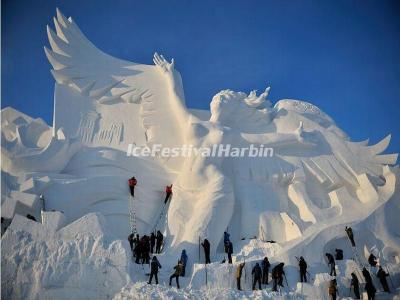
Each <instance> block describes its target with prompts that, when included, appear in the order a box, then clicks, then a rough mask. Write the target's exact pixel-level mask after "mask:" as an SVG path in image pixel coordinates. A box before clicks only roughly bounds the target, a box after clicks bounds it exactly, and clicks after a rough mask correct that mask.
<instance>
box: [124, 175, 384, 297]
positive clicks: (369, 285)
mask: <svg viewBox="0 0 400 300" xmlns="http://www.w3.org/2000/svg"><path fill="white" fill-rule="evenodd" d="M128 184H129V187H130V192H131V195H132V197H133V196H134V189H135V186H136V184H137V180H136V178H135V177H132V178H130V179H129V181H128ZM165 192H166V196H165V200H164V204H167V202H168V201H169V199H170V198H171V196H172V184H171V185H169V186H166V188H165ZM345 232H346V234H347V236H348V238H349V241H350V243H351V246H352V247H353V248H355V247H356V243H355V239H354V233H353V230H352V228H351V227H347V226H346V228H345ZM128 240H129V244H130V247H131V251H132V253H133V256H134V257H136V263H140V261H141V263H142V264H143V263H145V264H149V263H150V253H161V247H162V245H163V240H164V236H163V235H162V233H161V232H160V231H157V234H155V233H154V232H152V233H151V234H150V236H147V235H144V236H143V237H142V238H139V234H137V235H136V237H135V236H134V234H133V233H132V234H130V235H129V237H128ZM201 246H202V247H203V250H204V257H205V264H209V263H211V258H210V248H211V245H210V242H209V241H208V239H204V240H203V242H202V243H201ZM154 247H155V251H154ZM224 250H225V253H226V254H227V255H228V263H229V264H232V254H233V244H232V242H231V240H230V234H229V233H228V232H227V231H225V232H224ZM335 252H336V253H335V257H334V256H333V255H332V254H331V253H325V256H326V258H327V261H328V266H329V269H330V271H329V275H331V276H334V277H336V263H335V258H336V259H337V260H341V259H343V250H341V249H335ZM296 258H297V257H296ZM187 261H188V256H187V254H186V251H185V250H182V253H181V257H180V259H179V261H178V263H177V264H176V265H175V267H174V272H173V274H172V275H171V276H170V278H169V285H171V284H172V280H173V279H174V278H175V280H176V285H177V287H178V288H179V277H180V276H185V270H186V265H187ZM223 262H225V258H224V260H223ZM368 262H369V264H370V265H371V266H372V267H376V266H377V264H378V262H377V259H376V257H375V256H374V255H373V254H371V255H370V256H369V258H368ZM298 265H299V273H300V282H307V274H308V272H307V262H306V261H305V259H304V257H300V258H298ZM150 266H151V273H150V278H149V282H148V283H149V284H151V282H152V279H153V278H155V281H156V283H157V284H158V275H157V274H158V271H159V269H160V268H161V264H160V262H159V261H158V259H157V257H156V256H153V258H152V261H151V263H150ZM244 267H245V262H243V263H240V264H239V265H238V267H237V269H236V280H237V289H238V290H241V284H240V283H241V277H242V273H243V270H244ZM270 267H271V264H270V262H269V260H268V257H265V258H264V259H263V260H262V262H261V266H260V264H259V263H256V264H255V266H254V267H253V269H252V272H251V274H252V279H253V280H252V288H253V290H255V289H256V286H257V285H258V288H259V289H261V284H267V285H268V279H269V270H270ZM283 268H284V263H283V262H281V263H278V264H277V265H276V266H275V267H274V268H273V269H272V271H271V278H272V280H273V288H272V290H273V291H277V289H278V286H280V287H283V278H284V276H285V271H284V269H283ZM362 274H363V277H364V279H365V290H366V292H367V295H368V299H369V300H373V299H375V293H376V288H375V286H374V284H373V281H372V277H371V275H370V273H369V271H368V270H367V269H366V268H365V267H364V268H363V270H362ZM376 276H377V277H378V278H379V280H380V282H381V284H382V287H383V290H384V291H385V292H388V293H389V292H390V290H389V285H388V283H387V280H386V277H387V276H389V274H388V273H387V272H385V271H384V270H383V268H382V266H379V270H378V272H377V274H376ZM350 288H352V289H353V292H354V296H355V298H356V299H360V284H359V280H358V278H357V275H356V274H355V273H351V285H350ZM337 292H338V287H337V281H336V279H332V280H331V281H330V283H329V288H328V293H329V295H330V297H331V299H332V300H335V299H336V297H337Z"/></svg>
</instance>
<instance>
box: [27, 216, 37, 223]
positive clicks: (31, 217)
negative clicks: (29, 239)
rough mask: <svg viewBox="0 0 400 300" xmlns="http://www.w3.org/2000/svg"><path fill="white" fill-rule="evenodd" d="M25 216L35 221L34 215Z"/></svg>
mask: <svg viewBox="0 0 400 300" xmlns="http://www.w3.org/2000/svg"><path fill="white" fill-rule="evenodd" d="M26 217H27V218H28V219H29V220H32V221H35V222H36V218H35V217H34V216H32V215H31V214H27V215H26Z"/></svg>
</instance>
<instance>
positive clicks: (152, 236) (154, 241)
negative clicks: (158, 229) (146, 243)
mask: <svg viewBox="0 0 400 300" xmlns="http://www.w3.org/2000/svg"><path fill="white" fill-rule="evenodd" d="M155 245H156V235H155V234H154V232H152V233H151V235H150V252H151V253H154V246H155Z"/></svg>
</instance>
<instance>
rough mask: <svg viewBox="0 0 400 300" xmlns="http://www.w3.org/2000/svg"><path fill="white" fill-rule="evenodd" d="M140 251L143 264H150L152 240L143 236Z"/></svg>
mask: <svg viewBox="0 0 400 300" xmlns="http://www.w3.org/2000/svg"><path fill="white" fill-rule="evenodd" d="M140 244H141V246H140V250H141V251H142V253H141V257H142V264H149V263H150V238H149V237H148V236H147V235H144V236H142V239H141V240H140Z"/></svg>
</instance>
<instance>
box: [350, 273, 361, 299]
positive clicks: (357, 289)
mask: <svg viewBox="0 0 400 300" xmlns="http://www.w3.org/2000/svg"><path fill="white" fill-rule="evenodd" d="M351 287H353V290H354V298H355V299H360V283H359V281H358V278H357V276H356V274H354V273H351V283H350V288H351Z"/></svg>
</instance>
